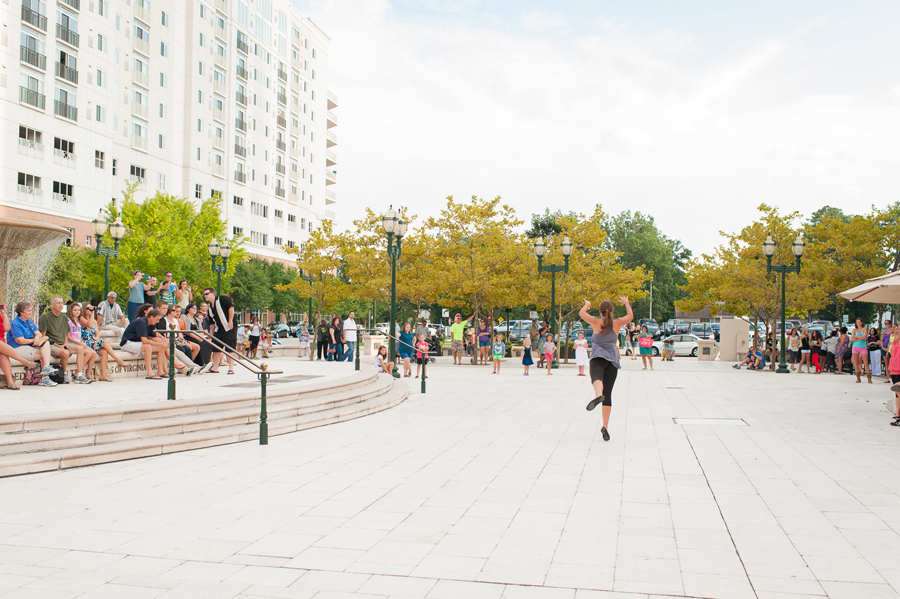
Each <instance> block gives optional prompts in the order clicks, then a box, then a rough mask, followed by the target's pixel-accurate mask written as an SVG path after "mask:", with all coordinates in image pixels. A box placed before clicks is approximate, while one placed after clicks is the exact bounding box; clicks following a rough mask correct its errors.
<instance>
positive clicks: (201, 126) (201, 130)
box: [197, 119, 203, 133]
mask: <svg viewBox="0 0 900 599" xmlns="http://www.w3.org/2000/svg"><path fill="white" fill-rule="evenodd" d="M197 131H198V132H199V133H203V121H202V120H200V119H197Z"/></svg>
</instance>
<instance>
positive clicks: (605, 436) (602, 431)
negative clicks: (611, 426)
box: [600, 426, 609, 441]
mask: <svg viewBox="0 0 900 599" xmlns="http://www.w3.org/2000/svg"><path fill="white" fill-rule="evenodd" d="M600 434H601V435H603V440H604V441H609V431H608V430H606V427H605V426H604V427H603V428H601V429H600Z"/></svg>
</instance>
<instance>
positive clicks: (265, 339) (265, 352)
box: [259, 331, 273, 358]
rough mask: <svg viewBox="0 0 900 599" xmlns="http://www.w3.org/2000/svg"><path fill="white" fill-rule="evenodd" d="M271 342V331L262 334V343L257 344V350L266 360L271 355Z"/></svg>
mask: <svg viewBox="0 0 900 599" xmlns="http://www.w3.org/2000/svg"><path fill="white" fill-rule="evenodd" d="M272 340H273V337H272V331H263V332H262V341H261V342H260V344H259V349H260V350H261V351H262V357H263V358H268V357H269V354H271V353H272Z"/></svg>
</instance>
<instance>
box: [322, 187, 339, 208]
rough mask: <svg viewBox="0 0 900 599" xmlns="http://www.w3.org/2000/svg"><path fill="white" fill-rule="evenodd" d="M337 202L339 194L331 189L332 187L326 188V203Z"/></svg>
mask: <svg viewBox="0 0 900 599" xmlns="http://www.w3.org/2000/svg"><path fill="white" fill-rule="evenodd" d="M335 202H337V194H336V193H334V192H333V191H331V190H330V189H326V190H325V205H326V206H327V205H328V204H334V203H335Z"/></svg>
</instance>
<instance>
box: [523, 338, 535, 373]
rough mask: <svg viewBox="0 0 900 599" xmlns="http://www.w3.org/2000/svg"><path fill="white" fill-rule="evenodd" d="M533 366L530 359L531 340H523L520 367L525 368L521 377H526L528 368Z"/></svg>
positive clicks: (532, 361)
mask: <svg viewBox="0 0 900 599" xmlns="http://www.w3.org/2000/svg"><path fill="white" fill-rule="evenodd" d="M532 364H534V360H532V359H531V340H530V339H526V340H525V346H524V347H523V348H522V366H524V367H525V374H524V375H523V376H528V367H529V366H531V365H532Z"/></svg>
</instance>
